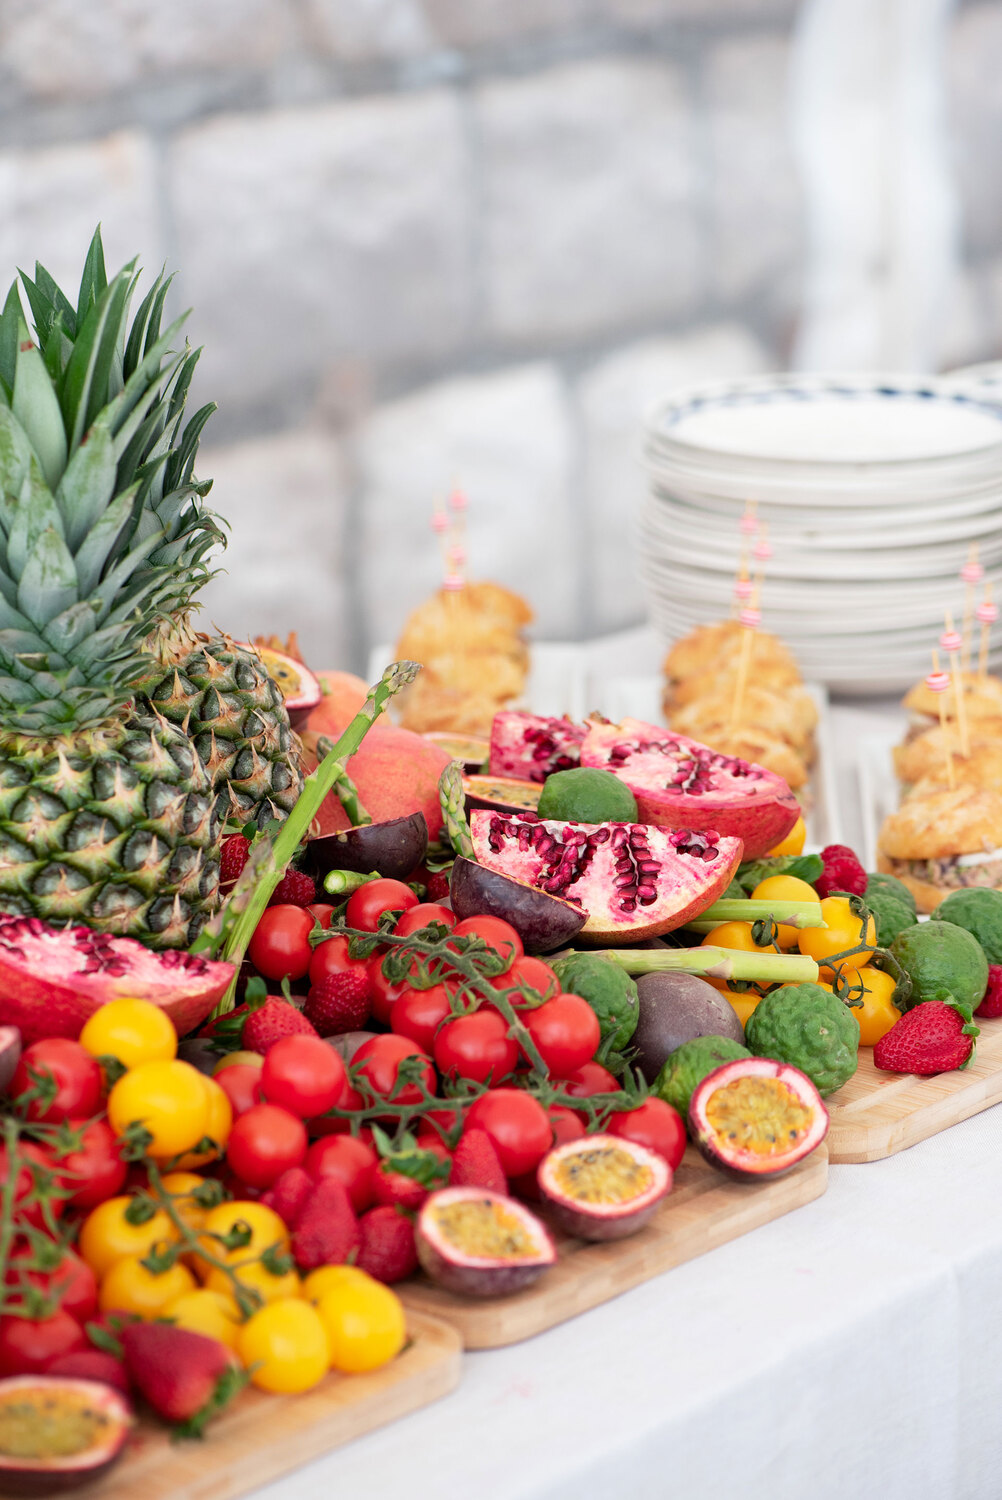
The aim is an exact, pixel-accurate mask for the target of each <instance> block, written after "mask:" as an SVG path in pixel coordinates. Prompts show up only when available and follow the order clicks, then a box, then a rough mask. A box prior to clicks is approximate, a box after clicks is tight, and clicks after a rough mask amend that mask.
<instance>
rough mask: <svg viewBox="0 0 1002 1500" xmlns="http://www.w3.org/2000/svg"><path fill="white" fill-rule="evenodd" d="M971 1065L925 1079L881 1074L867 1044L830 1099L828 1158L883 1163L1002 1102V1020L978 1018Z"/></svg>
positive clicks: (909, 1075) (910, 1074) (914, 1075)
mask: <svg viewBox="0 0 1002 1500" xmlns="http://www.w3.org/2000/svg"><path fill="white" fill-rule="evenodd" d="M978 1025H979V1026H980V1027H981V1035H980V1036H979V1037H978V1039H977V1047H976V1049H975V1053H974V1061H973V1062H972V1063H971V1065H970V1067H969V1068H964V1069H963V1070H962V1071H955V1072H953V1073H936V1074H935V1075H934V1076H933V1077H931V1078H920V1077H919V1076H918V1075H917V1074H915V1073H882V1072H881V1071H880V1069H879V1068H875V1067H874V1066H873V1052H872V1049H871V1048H869V1047H863V1048H862V1049H861V1050H860V1054H859V1067H858V1068H857V1070H856V1072H855V1073H854V1074H853V1076H852V1078H850V1079H849V1082H848V1083H845V1084H843V1085H842V1087H841V1088H840V1089H838V1090H836V1092H835V1093H834V1094H830V1095H829V1097H828V1098H827V1099H826V1100H825V1103H826V1104H827V1106H828V1112H829V1114H830V1115H831V1125H830V1127H829V1130H828V1156H829V1159H830V1160H831V1161H832V1162H863V1161H882V1160H883V1159H884V1157H885V1156H894V1155H896V1153H897V1152H898V1151H904V1150H905V1149H906V1148H907V1147H908V1146H914V1145H917V1143H918V1142H919V1141H925V1140H928V1138H929V1136H931V1135H938V1134H939V1132H940V1131H941V1130H947V1129H948V1128H949V1127H950V1126H951V1125H959V1123H960V1121H961V1120H969V1119H970V1117H971V1116H972V1115H977V1114H980V1113H981V1111H982V1110H983V1109H989V1108H990V1107H991V1106H992V1105H993V1104H998V1103H999V1101H1000V1100H1002V1018H1000V1019H998V1020H994V1021H979V1022H978Z"/></svg>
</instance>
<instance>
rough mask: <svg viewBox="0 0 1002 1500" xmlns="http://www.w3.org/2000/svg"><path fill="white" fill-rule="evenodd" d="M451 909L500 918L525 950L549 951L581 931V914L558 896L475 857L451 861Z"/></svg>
mask: <svg viewBox="0 0 1002 1500" xmlns="http://www.w3.org/2000/svg"><path fill="white" fill-rule="evenodd" d="M449 897H450V900H451V901H452V909H453V911H454V912H455V913H456V916H457V917H459V919H460V920H461V921H464V920H465V919H466V918H467V917H500V918H501V920H502V921H503V922H508V923H509V924H510V925H511V926H512V927H514V929H515V931H516V932H517V933H518V935H519V937H520V938H521V939H522V946H523V947H524V949H525V951H526V953H550V952H552V950H553V949H554V948H564V947H566V945H567V944H568V943H569V942H570V941H571V939H572V938H574V937H576V935H577V934H578V933H579V932H580V931H581V929H582V927H583V926H584V924H585V914H584V912H583V911H579V910H578V908H577V907H576V906H572V905H571V903H570V902H569V901H565V900H564V899H563V897H561V896H550V895H548V894H547V892H546V891H537V890H536V888H535V886H531V885H526V883H525V882H524V881H522V880H513V879H512V878H511V876H509V875H502V874H501V873H500V871H498V870H488V868H487V866H486V865H480V864H477V863H476V861H475V860H472V859H463V858H458V859H456V860H454V861H453V865H452V875H451V877H450V880H449Z"/></svg>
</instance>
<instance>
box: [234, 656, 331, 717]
mask: <svg viewBox="0 0 1002 1500" xmlns="http://www.w3.org/2000/svg"><path fill="white" fill-rule="evenodd" d="M247 650H248V651H256V652H257V654H258V656H260V658H261V660H262V661H263V662H264V665H265V670H266V671H267V673H268V676H269V677H270V678H271V679H272V680H273V681H274V682H277V683H278V687H279V691H280V692H281V694H282V697H283V698H284V699H285V708H286V712H287V713H294V712H296V711H297V710H298V709H307V708H316V706H317V704H318V703H319V702H320V699H321V697H322V696H323V694H322V691H321V688H320V683H319V681H318V679H317V678H316V677H314V675H313V673H312V672H311V671H310V669H309V667H307V666H304V665H303V663H302V662H301V661H297V660H296V658H295V657H294V656H286V654H285V652H284V651H275V650H273V649H272V647H271V646H251V645H248V646H247Z"/></svg>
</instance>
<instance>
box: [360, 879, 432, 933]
mask: <svg viewBox="0 0 1002 1500" xmlns="http://www.w3.org/2000/svg"><path fill="white" fill-rule="evenodd" d="M417 904H418V898H417V897H416V896H415V894H414V892H413V891H412V890H411V888H410V886H409V885H404V883H403V881H402V880H370V881H369V882H368V884H367V885H360V886H359V888H358V890H357V891H353V892H352V894H351V895H350V896H349V897H348V905H347V907H346V908H345V913H344V917H345V926H346V927H355V928H358V929H359V930H360V931H362V932H375V931H376V929H377V928H378V926H379V919H380V917H381V916H382V915H383V913H384V912H387V911H401V912H403V911H410V909H411V907H413V906H417Z"/></svg>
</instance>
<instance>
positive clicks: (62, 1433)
mask: <svg viewBox="0 0 1002 1500" xmlns="http://www.w3.org/2000/svg"><path fill="white" fill-rule="evenodd" d="M133 1420H134V1418H133V1413H132V1407H131V1406H130V1405H129V1403H128V1401H127V1400H126V1399H125V1397H124V1396H123V1395H122V1394H121V1393H120V1392H119V1391H115V1390H112V1388H111V1386H110V1385H105V1384H103V1383H102V1382H99V1381H97V1380H79V1379H75V1378H72V1377H70V1376H65V1375H10V1376H8V1377H7V1378H6V1379H5V1380H0V1494H3V1495H55V1494H60V1493H62V1492H63V1491H64V1490H69V1489H73V1488H74V1487H75V1486H76V1485H81V1484H88V1483H90V1482H91V1481H92V1480H94V1479H97V1478H99V1477H100V1476H101V1475H102V1474H105V1473H107V1471H108V1470H109V1469H110V1468H111V1466H112V1464H113V1463H114V1462H115V1461H116V1459H118V1458H119V1457H120V1456H121V1453H122V1449H123V1448H124V1447H125V1441H126V1438H127V1437H128V1435H129V1428H130V1427H131V1426H132V1423H133Z"/></svg>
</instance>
